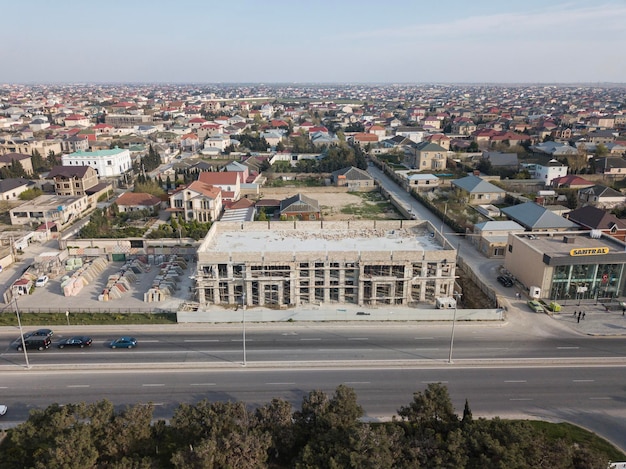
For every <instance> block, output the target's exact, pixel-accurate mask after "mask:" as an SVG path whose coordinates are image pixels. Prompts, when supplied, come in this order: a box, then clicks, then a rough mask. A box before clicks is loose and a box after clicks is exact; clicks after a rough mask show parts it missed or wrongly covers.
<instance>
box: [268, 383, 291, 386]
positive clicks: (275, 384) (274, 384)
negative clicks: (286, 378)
mask: <svg viewBox="0 0 626 469" xmlns="http://www.w3.org/2000/svg"><path fill="white" fill-rule="evenodd" d="M265 384H266V385H268V386H285V385H290V386H293V385H294V384H296V383H265Z"/></svg>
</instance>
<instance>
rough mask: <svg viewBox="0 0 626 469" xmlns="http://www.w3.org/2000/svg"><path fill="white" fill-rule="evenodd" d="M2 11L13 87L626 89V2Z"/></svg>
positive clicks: (57, 4)
mask: <svg viewBox="0 0 626 469" xmlns="http://www.w3.org/2000/svg"><path fill="white" fill-rule="evenodd" d="M0 4H1V7H2V8H1V9H0V17H1V18H2V22H1V23H0V64H2V66H1V68H0V83H15V82H20V83H31V82H38V83H41V82H207V83H216V82H263V83H274V82H280V83H285V82H326V83H329V82H332V83H341V82H351V83H354V82H378V83H380V82H385V83H388V82H393V83H421V82H500V83H502V82H542V83H553V82H626V60H625V59H624V53H625V51H626V29H625V26H624V25H626V1H625V0H597V2H589V1H579V0H572V1H569V2H566V1H561V0H554V1H552V2H548V1H545V0H523V1H518V2H511V1H508V0H507V1H503V0H435V1H425V0H388V1H382V0H378V1H376V2H374V1H370V0H359V1H356V0H333V1H330V0H317V1H301V0H265V1H261V0H228V1H213V0H172V1H167V2H166V1H163V0H145V1H144V0H106V1H91V0H62V1H51V0H30V1H25V2H21V1H7V0H2V2H0Z"/></svg>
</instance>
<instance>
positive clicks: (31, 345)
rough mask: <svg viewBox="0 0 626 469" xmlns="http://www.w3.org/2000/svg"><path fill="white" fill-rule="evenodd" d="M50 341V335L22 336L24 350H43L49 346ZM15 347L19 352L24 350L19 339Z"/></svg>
mask: <svg viewBox="0 0 626 469" xmlns="http://www.w3.org/2000/svg"><path fill="white" fill-rule="evenodd" d="M51 343H52V341H51V340H50V337H36V336H32V337H24V345H26V350H45V349H47V348H50V344H51ZM15 348H16V349H17V350H19V351H20V352H21V351H22V350H24V347H23V346H22V341H21V340H19V341H17V344H16V346H15Z"/></svg>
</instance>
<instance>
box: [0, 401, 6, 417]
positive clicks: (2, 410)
mask: <svg viewBox="0 0 626 469" xmlns="http://www.w3.org/2000/svg"><path fill="white" fill-rule="evenodd" d="M7 409H8V407H7V406H5V405H1V404H0V415H4V414H6V413H7Z"/></svg>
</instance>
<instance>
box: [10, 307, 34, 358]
mask: <svg viewBox="0 0 626 469" xmlns="http://www.w3.org/2000/svg"><path fill="white" fill-rule="evenodd" d="M13 308H14V309H15V315H16V316H17V326H18V328H19V329H20V340H21V341H22V350H23V351H24V359H25V360H26V368H30V363H29V362H28V352H27V351H26V342H25V341H24V331H23V330H22V320H21V319H20V310H19V309H18V307H17V297H16V296H14V297H13Z"/></svg>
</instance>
